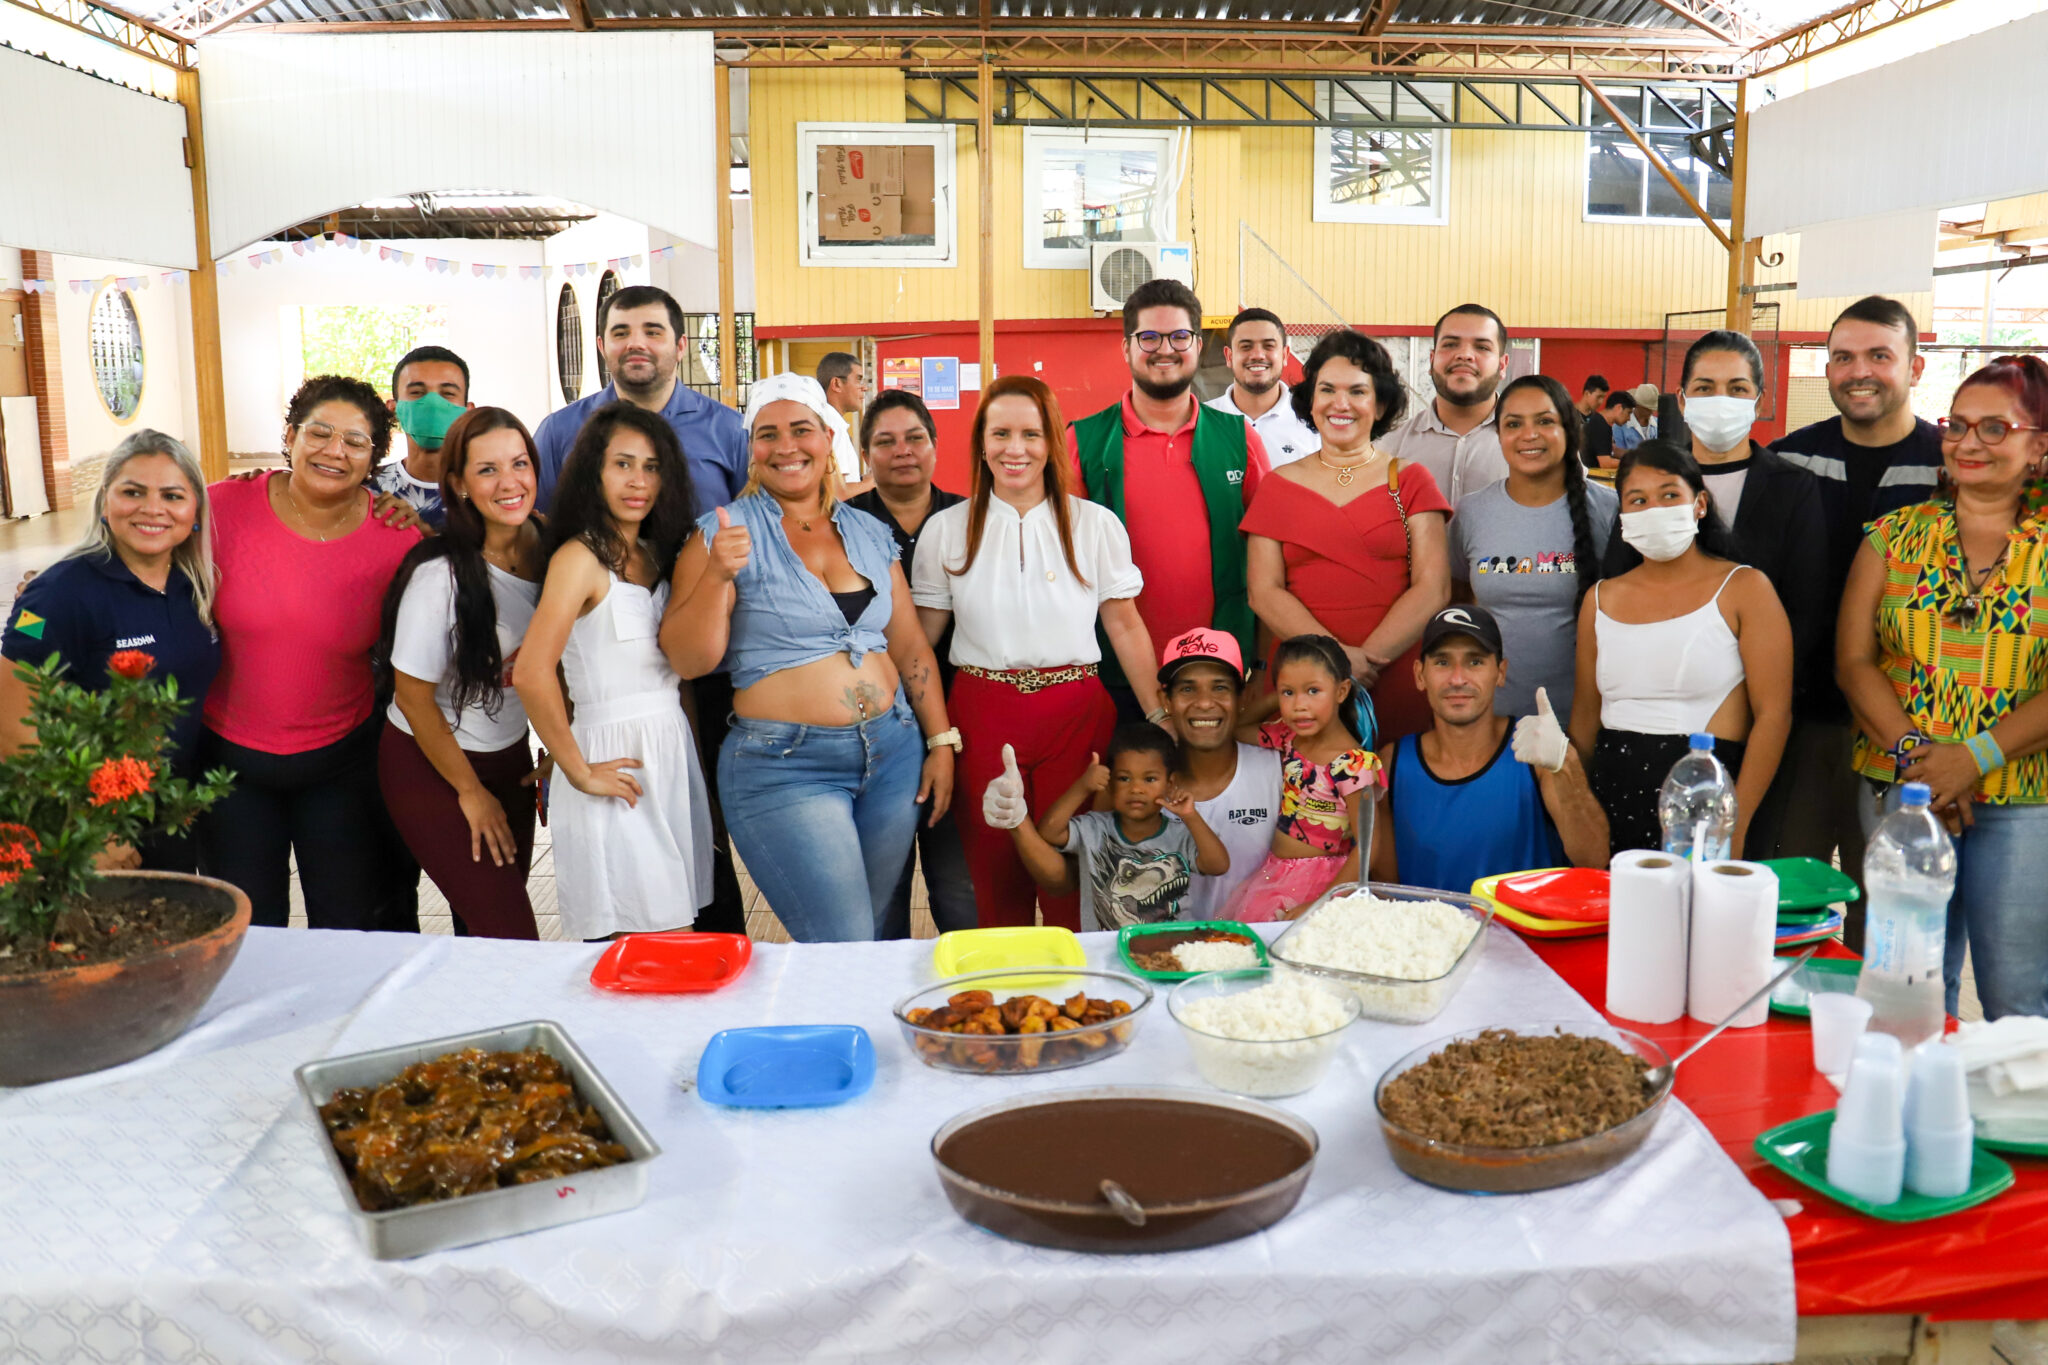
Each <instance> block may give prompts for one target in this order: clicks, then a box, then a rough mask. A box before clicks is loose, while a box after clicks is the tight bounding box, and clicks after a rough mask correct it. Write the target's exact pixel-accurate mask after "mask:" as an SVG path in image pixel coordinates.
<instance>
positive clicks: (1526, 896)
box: [1472, 867, 1607, 938]
mask: <svg viewBox="0 0 2048 1365" xmlns="http://www.w3.org/2000/svg"><path fill="white" fill-rule="evenodd" d="M1472 894H1473V895H1474V896H1477V897H1478V898H1479V899H1481V900H1483V901H1490V902H1491V903H1492V904H1493V907H1494V918H1496V919H1498V920H1499V921H1500V922H1501V923H1503V924H1506V925H1508V926H1509V927H1510V928H1512V929H1514V930H1515V931H1516V932H1517V933H1520V934H1525V935H1527V936H1528V937H1530V938H1591V937H1594V936H1595V935H1598V934H1604V933H1606V932H1607V873H1606V871H1605V870H1603V869H1601V868H1597V867H1545V868H1537V869H1535V870H1534V871H1530V872H1507V873H1503V874H1501V875H1500V876H1497V877H1481V878H1480V879H1479V880H1478V881H1476V882H1474V883H1472Z"/></svg>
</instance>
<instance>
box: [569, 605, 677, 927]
mask: <svg viewBox="0 0 2048 1365" xmlns="http://www.w3.org/2000/svg"><path fill="white" fill-rule="evenodd" d="M667 601H668V584H667V583H662V584H659V585H658V586H656V587H655V588H654V590H653V591H651V592H650V591H649V590H648V589H646V588H643V587H641V586H640V585H639V584H637V583H629V582H627V581H626V580H625V579H623V578H620V577H619V576H618V575H617V574H613V575H612V580H611V590H610V591H609V592H607V593H606V594H605V595H604V598H603V600H602V601H600V602H599V603H598V604H597V605H596V606H594V607H592V608H591V609H590V611H589V612H588V613H587V614H586V615H584V616H583V617H581V618H579V619H578V620H577V622H576V624H575V625H573V626H571V627H570V629H569V642H568V644H567V645H566V646H565V647H564V648H563V650H562V671H563V674H564V675H565V676H566V677H567V679H568V683H569V700H570V701H571V702H572V703H573V704H574V707H575V719H574V720H573V721H572V722H571V723H570V726H569V731H570V733H571V734H573V735H575V736H576V743H577V746H578V747H579V748H581V749H582V751H583V758H584V761H585V762H588V763H593V764H595V763H602V762H604V761H606V760H607V759H614V758H637V759H639V760H640V766H639V767H637V768H628V769H626V770H625V771H627V772H630V773H631V774H632V775H633V777H634V779H635V780H636V781H638V782H639V784H640V791H641V796H640V801H639V804H638V805H636V806H630V807H629V806H628V805H627V804H626V803H625V801H624V800H622V799H621V798H619V797H615V796H586V795H584V794H583V793H582V792H580V791H577V790H576V789H575V788H574V787H573V786H571V785H570V784H569V782H568V780H567V779H565V778H558V779H557V780H556V781H555V782H553V783H552V784H551V786H550V792H551V794H552V796H553V798H554V799H553V809H552V811H551V821H552V824H553V826H554V836H555V897H556V901H557V903H558V907H559V911H560V914H561V917H562V935H563V937H565V938H572V939H574V938H580V939H591V938H600V937H603V936H604V935H607V934H615V933H618V932H620V931H621V930H623V931H625V932H628V933H643V932H646V931H649V930H657V929H680V928H685V927H687V926H688V925H689V924H690V923H691V922H693V921H694V920H695V919H696V917H697V910H698V908H699V907H700V906H703V905H707V904H709V903H710V901H711V807H710V801H709V798H708V796H707V795H706V792H705V788H704V772H703V769H702V768H701V767H700V766H699V764H698V761H697V742H696V739H695V737H694V736H693V735H692V734H691V733H690V721H689V718H688V717H687V716H685V715H684V714H683V707H682V702H681V700H680V698H679V697H678V694H677V687H678V684H679V682H680V680H679V679H678V678H677V676H676V673H675V670H674V669H672V668H670V667H669V666H668V660H667V659H666V658H665V657H663V655H662V652H661V646H660V644H659V643H657V641H656V639H655V636H656V633H657V631H658V629H659V627H660V624H661V612H662V607H663V606H664V605H665V604H666V603H667Z"/></svg>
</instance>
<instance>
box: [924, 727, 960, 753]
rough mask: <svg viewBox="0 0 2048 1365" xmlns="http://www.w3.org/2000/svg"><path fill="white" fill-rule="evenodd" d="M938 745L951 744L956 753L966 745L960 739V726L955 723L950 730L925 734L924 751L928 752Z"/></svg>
mask: <svg viewBox="0 0 2048 1365" xmlns="http://www.w3.org/2000/svg"><path fill="white" fill-rule="evenodd" d="M940 745H951V746H952V749H953V752H954V753H956V754H957V753H959V752H960V751H961V750H962V749H964V748H966V747H967V746H966V745H965V744H964V743H963V742H962V741H961V739H960V727H959V726H957V725H956V726H954V727H953V728H952V729H950V730H941V731H939V732H938V733H937V734H935V735H927V736H926V737H925V741H924V747H925V750H926V752H930V751H931V750H933V749H936V748H938V747H939V746H940Z"/></svg>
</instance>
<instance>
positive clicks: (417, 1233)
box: [292, 1019, 661, 1261]
mask: <svg viewBox="0 0 2048 1365" xmlns="http://www.w3.org/2000/svg"><path fill="white" fill-rule="evenodd" d="M472 1047H473V1048H480V1049H482V1050H483V1051H485V1052H519V1051H523V1050H525V1049H527V1048H539V1049H540V1050H541V1051H543V1052H545V1053H547V1054H548V1055H549V1056H550V1057H553V1058H554V1059H555V1060H556V1061H559V1062H560V1063H562V1065H563V1066H564V1067H565V1068H566V1069H567V1070H568V1072H569V1076H570V1078H571V1081H572V1082H573V1084H574V1085H575V1087H576V1094H577V1096H578V1097H579V1098H580V1099H582V1100H583V1102H584V1103H586V1104H588V1105H590V1106H591V1107H592V1108H594V1109H596V1110H597V1112H598V1114H599V1115H600V1116H602V1117H603V1119H604V1121H605V1126H606V1127H608V1128H610V1129H611V1133H612V1137H613V1139H614V1140H615V1141H617V1142H618V1143H619V1144H620V1145H621V1146H623V1147H624V1148H625V1149H626V1151H627V1153H628V1154H629V1159H628V1160H626V1161H623V1162H621V1163H619V1164H618V1165H616V1166H606V1167H604V1168H602V1169H599V1170H591V1171H579V1172H577V1173H576V1174H575V1175H573V1176H569V1177H565V1178H562V1179H559V1180H546V1181H538V1182H535V1183H534V1184H531V1185H515V1186H512V1187H510V1188H508V1189H501V1190H488V1191H486V1192H484V1193H482V1194H470V1195H464V1196H462V1197H461V1198H459V1199H443V1200H439V1201H437V1202H435V1203H431V1204H415V1205H413V1206H412V1207H410V1208H403V1209H391V1210H388V1211H386V1212H382V1213H370V1212H367V1211H365V1210H364V1209H363V1207H362V1205H361V1204H360V1203H359V1202H358V1201H357V1199H356V1194H355V1190H354V1189H352V1188H351V1187H350V1185H349V1179H348V1171H347V1170H346V1169H345V1168H344V1167H343V1166H342V1163H341V1154H340V1153H338V1152H336V1151H335V1150H334V1142H333V1141H332V1139H330V1138H329V1136H328V1133H327V1125H326V1124H325V1123H323V1122H322V1121H321V1118H320V1106H321V1105H323V1104H325V1103H326V1102H327V1101H328V1100H329V1099H331V1098H333V1096H334V1092H335V1091H337V1090H343V1089H348V1088H350V1087H360V1088H367V1087H374V1086H378V1085H382V1084H383V1083H384V1082H385V1081H388V1080H390V1079H391V1078H392V1077H394V1076H396V1075H397V1074H398V1073H399V1072H401V1071H403V1070H405V1069H406V1068H407V1067H409V1066H412V1065H413V1064H415V1063H417V1062H430V1061H433V1060H434V1059H435V1058H436V1057H441V1056H445V1055H446V1054H448V1053H451V1052H460V1051H462V1050H463V1049H464V1048H472ZM292 1074H293V1075H294V1076H295V1077H296V1078H297V1079H298V1083H299V1093H300V1094H301V1095H303V1096H305V1099H306V1113H307V1116H308V1117H309V1118H310V1119H311V1120H312V1123H313V1133H314V1137H315V1140H316V1141H318V1142H319V1144H320V1150H321V1152H322V1154H323V1155H324V1156H325V1157H326V1160H327V1169H328V1171H329V1173H330V1174H332V1175H333V1177H334V1185H335V1189H336V1190H337V1191H338V1193H339V1195H340V1198H341V1203H342V1207H343V1208H344V1209H346V1210H347V1211H348V1214H349V1216H350V1217H351V1218H352V1219H353V1220H354V1222H355V1226H356V1233H357V1235H358V1236H359V1237H361V1239H362V1242H363V1247H364V1249H365V1250H367V1251H368V1252H369V1253H370V1255H371V1256H373V1257H375V1258H376V1259H377V1260H380V1261H402V1260H405V1259H407V1258H408V1257H412V1256H422V1255H425V1254H426V1253H427V1252H430V1251H445V1250H447V1249H448V1248H450V1247H462V1246H470V1245H473V1244H475V1243H477V1242H489V1241H495V1240H496V1239H498V1238H500V1237H515V1236H518V1235H519V1234H520V1233H524V1232H537V1231H539V1230H540V1229H542V1228H552V1227H560V1226H561V1225H562V1224H564V1223H574V1222H579V1221H581V1220H582V1219H585V1218H596V1217H599V1216H601V1215H603V1214H607V1213H619V1212H622V1211H624V1210H626V1209H630V1208H635V1207H637V1206H638V1205H639V1203H640V1201H641V1200H643V1199H645V1198H646V1197H647V1163H648V1162H650V1161H652V1160H653V1159H654V1158H655V1157H658V1156H660V1155H661V1148H660V1147H659V1146H658V1145H657V1144H656V1143H655V1141H654V1139H653V1138H652V1137H651V1136H649V1135H648V1132H647V1130H646V1129H645V1128H644V1127H642V1126H641V1124H640V1120H638V1119H637V1118H635V1117H633V1113H632V1111H631V1110H629V1109H627V1108H626V1105H625V1102H624V1101H623V1100H621V1099H620V1098H619V1097H618V1094H617V1093H616V1092H615V1091H613V1089H612V1088H611V1086H609V1085H608V1084H606V1083H605V1079H604V1077H603V1076H601V1075H599V1074H598V1071H597V1068H596V1067H594V1066H592V1065H591V1064H590V1059H589V1058H588V1057H586V1056H584V1055H583V1051H582V1049H581V1048H578V1047H577V1046H576V1044H575V1043H574V1042H572V1041H571V1040H570V1038H569V1035H568V1033H567V1032H566V1031H565V1030H564V1029H563V1028H562V1026H561V1025H560V1024H557V1023H555V1022H554V1021H553V1020H551V1019H531V1020H528V1021H526V1022H525V1023H521V1024H508V1025H506V1026H504V1027H502V1028H494V1029H481V1030H479V1031H477V1032H475V1033H462V1034H457V1035H455V1036H454V1037H451V1038H432V1039H428V1040H427V1041H425V1042H419V1043H403V1044H400V1045H399V1046H397V1047H387V1048H379V1049H377V1050H376V1051H374V1052H357V1053H353V1054H351V1055H349V1056H346V1057H328V1058H324V1059H322V1060H320V1061H317V1062H307V1063H306V1064H305V1065H304V1066H302V1067H300V1068H298V1070H297V1071H295V1072H293V1073H292Z"/></svg>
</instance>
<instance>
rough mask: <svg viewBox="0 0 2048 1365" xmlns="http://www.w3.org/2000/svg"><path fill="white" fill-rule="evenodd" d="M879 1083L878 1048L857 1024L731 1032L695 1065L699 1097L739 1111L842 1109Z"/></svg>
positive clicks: (713, 1038) (713, 1039)
mask: <svg viewBox="0 0 2048 1365" xmlns="http://www.w3.org/2000/svg"><path fill="white" fill-rule="evenodd" d="M874 1083H875V1044H874V1041H873V1040H872V1039H870V1038H869V1037H868V1031H867V1030H866V1029H864V1028H861V1027H860V1026H859V1025H857V1024H781V1025H776V1026H773V1027H768V1028H729V1029H726V1030H724V1031H723V1032H721V1033H715V1034H713V1035H712V1036H711V1041H710V1042H709V1043H708V1044H706V1045H705V1048H704V1056H703V1058H702V1059H701V1060H699V1061H698V1063H697V1093H698V1094H700V1095H702V1096H703V1097H704V1098H705V1099H707V1100H709V1101H710V1102H711V1103H713V1104H723V1105H728V1106H731V1107H733V1108H736V1109H801V1108H808V1107H812V1106H816V1105H825V1104H844V1103H845V1102H846V1101H847V1100H850V1099H854V1098H855V1097H857V1096H860V1095H865V1094H866V1093H867V1092H868V1088H869V1087H870V1086H872V1085H873V1084H874Z"/></svg>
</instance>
